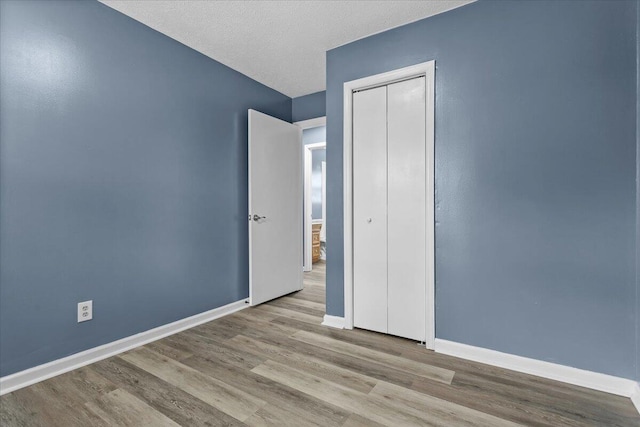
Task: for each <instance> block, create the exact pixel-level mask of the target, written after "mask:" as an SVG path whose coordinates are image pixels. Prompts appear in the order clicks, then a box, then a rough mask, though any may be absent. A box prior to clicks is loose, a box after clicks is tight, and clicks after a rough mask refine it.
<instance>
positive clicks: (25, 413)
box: [0, 383, 108, 427]
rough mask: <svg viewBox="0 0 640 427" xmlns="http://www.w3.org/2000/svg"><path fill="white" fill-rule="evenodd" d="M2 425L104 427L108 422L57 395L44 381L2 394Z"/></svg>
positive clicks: (79, 404) (78, 404) (83, 407)
mask: <svg viewBox="0 0 640 427" xmlns="http://www.w3.org/2000/svg"><path fill="white" fill-rule="evenodd" d="M0 399H1V400H2V405H1V406H0V409H1V411H2V415H0V420H2V426H3V427H5V426H29V427H31V426H38V427H39V426H43V427H76V426H77V427H85V426H92V427H93V426H96V427H107V426H108V424H107V423H106V422H105V421H103V420H102V419H101V418H100V417H98V416H97V415H95V414H94V413H93V412H91V411H89V410H88V409H87V408H86V407H85V406H84V402H76V401H67V400H64V399H61V398H59V397H58V395H57V394H56V393H55V392H53V391H52V390H51V387H49V386H48V385H46V384H44V383H38V384H34V385H32V386H30V387H27V388H23V389H21V390H17V391H14V392H13V393H11V394H9V395H5V396H2V397H1V398H0Z"/></svg>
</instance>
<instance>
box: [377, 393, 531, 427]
mask: <svg viewBox="0 0 640 427" xmlns="http://www.w3.org/2000/svg"><path fill="white" fill-rule="evenodd" d="M369 395H370V396H379V397H380V398H382V399H384V400H386V401H388V402H389V401H393V402H395V403H396V404H398V405H400V406H401V407H402V408H411V409H413V410H415V411H418V412H421V413H426V414H428V417H430V418H436V419H440V420H442V422H443V424H442V425H447V426H449V425H450V426H454V425H456V426H468V427H473V426H478V427H480V426H483V427H516V426H520V425H521V424H518V423H514V422H511V421H507V420H505V419H501V418H498V417H495V416H493V415H489V414H485V413H483V412H480V411H476V410H475V409H470V408H467V407H465V406H462V405H458V404H456V403H452V402H449V401H446V400H442V399H438V398H435V397H432V396H428V395H426V394H422V393H418V392H415V391H413V390H409V389H407V388H404V387H399V386H396V385H394V384H389V383H385V382H379V383H378V384H376V386H375V387H374V388H373V390H372V391H371V393H369Z"/></svg>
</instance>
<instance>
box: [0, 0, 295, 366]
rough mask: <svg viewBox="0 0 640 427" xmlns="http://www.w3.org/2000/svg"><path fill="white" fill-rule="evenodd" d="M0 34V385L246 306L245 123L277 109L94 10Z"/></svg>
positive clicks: (232, 74) (39, 15) (202, 61)
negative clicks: (83, 311)
mask: <svg viewBox="0 0 640 427" xmlns="http://www.w3.org/2000/svg"><path fill="white" fill-rule="evenodd" d="M0 31H1V33H0V67H1V68H0V71H1V72H0V76H1V77H0V78H1V80H0V92H1V93H2V97H1V98H0V121H1V122H2V127H1V128H0V206H1V211H0V265H1V266H2V268H1V269H0V361H1V363H0V375H3V376H4V375H7V374H11V373H13V372H16V371H19V370H22V369H25V368H29V367H32V366H34V365H38V364H41V363H44V362H48V361H50V360H53V359H56V358H60V357H63V356H67V355H69V354H72V353H75V352H78V351H81V350H85V349H87V348H90V347H94V346H97V345H100V344H104V343H106V342H110V341H114V340H117V339H119V338H122V337H125V336H128V335H132V334H135V333H137V332H141V331H144V330H147V329H150V328H153V327H156V326H159V325H163V324H166V323H169V322H172V321H175V320H178V319H182V318H184V317H187V316H190V315H194V314H197V313H200V312H203V311H206V310H210V309H213V308H216V307H219V306H222V305H224V304H228V303H231V302H234V301H237V300H240V299H242V298H245V297H247V296H248V277H247V268H248V267H247V264H248V262H247V258H248V250H247V231H246V229H247V225H246V213H247V148H246V140H247V109H248V108H254V109H257V110H260V111H263V112H265V113H267V114H271V115H273V116H276V117H279V118H281V119H283V120H287V121H290V120H291V99H290V98H288V97H286V96H284V95H282V94H280V93H278V92H276V91H274V90H272V89H269V88H268V87H265V86H263V85H261V84H258V83H257V82H255V81H253V80H251V79H249V78H247V77H246V76H244V75H242V74H240V73H238V72H236V71H234V70H232V69H230V68H228V67H225V66H223V65H221V64H220V63H217V62H216V61H213V60H211V59H210V58H207V57H205V56H203V55H201V54H199V53H197V52H195V51H193V50H191V49H189V48H187V47H185V46H184V45H182V44H180V43H178V42H176V41H174V40H172V39H170V38H168V37H165V36H163V35H162V34H160V33H157V32H156V31H153V30H151V29H150V28H148V27H146V26H144V25H142V24H140V23H139V22H136V21H134V20H132V19H130V18H128V17H126V16H124V15H122V14H120V13H118V12H116V11H114V10H112V9H110V8H108V7H106V6H104V5H102V4H100V3H97V2H94V1H88V2H87V1H55V2H53V1H44V2H38V3H36V2H28V1H20V2H10V1H1V2H0ZM88 299H93V302H94V319H93V320H92V321H90V322H86V323H81V324H78V323H76V303H77V302H79V301H84V300H88Z"/></svg>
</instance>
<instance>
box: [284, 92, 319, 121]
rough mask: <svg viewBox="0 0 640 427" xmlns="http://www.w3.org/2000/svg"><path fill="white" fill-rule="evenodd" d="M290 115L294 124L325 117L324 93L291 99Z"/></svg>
mask: <svg viewBox="0 0 640 427" xmlns="http://www.w3.org/2000/svg"><path fill="white" fill-rule="evenodd" d="M291 114H292V119H293V121H294V122H299V121H302V120H307V119H315V118H316V117H324V116H325V115H326V93H325V92H324V91H322V92H316V93H312V94H310V95H305V96H299V97H297V98H293V102H292V113H291Z"/></svg>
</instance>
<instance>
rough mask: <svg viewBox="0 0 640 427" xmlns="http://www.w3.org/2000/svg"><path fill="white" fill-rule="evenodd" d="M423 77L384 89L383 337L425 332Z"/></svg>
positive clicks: (413, 336) (415, 335)
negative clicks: (385, 270) (385, 259)
mask: <svg viewBox="0 0 640 427" xmlns="http://www.w3.org/2000/svg"><path fill="white" fill-rule="evenodd" d="M424 85H425V79H424V78H423V77H422V78H416V79H411V80H405V81H403V82H399V83H394V84H390V85H389V86H387V123H388V124H387V135H388V141H387V144H388V148H387V153H388V166H387V170H388V175H387V178H388V183H387V192H388V196H387V200H388V208H387V215H388V226H387V233H388V235H387V241H388V267H387V268H388V276H387V277H388V281H389V283H388V307H387V318H388V320H387V321H388V327H389V333H390V334H392V335H398V336H401V337H405V338H411V339H414V340H417V341H424V340H425V333H426V280H427V271H426V261H427V254H426V245H427V235H426V226H427V221H426V209H427V205H426V203H427V202H426V197H427V188H426V185H427V182H426V145H425V124H426V116H425V86H424Z"/></svg>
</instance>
